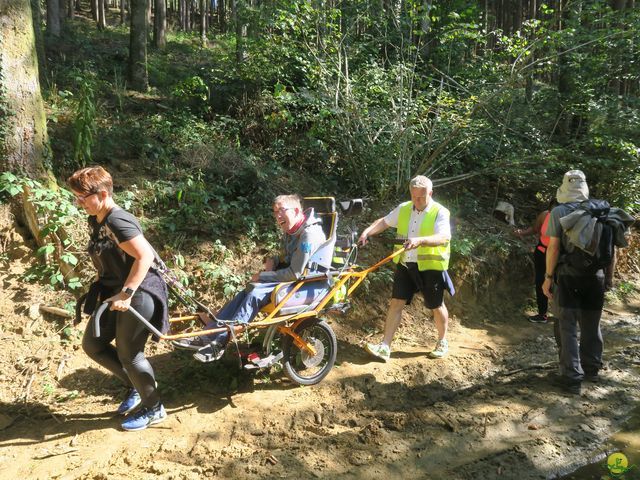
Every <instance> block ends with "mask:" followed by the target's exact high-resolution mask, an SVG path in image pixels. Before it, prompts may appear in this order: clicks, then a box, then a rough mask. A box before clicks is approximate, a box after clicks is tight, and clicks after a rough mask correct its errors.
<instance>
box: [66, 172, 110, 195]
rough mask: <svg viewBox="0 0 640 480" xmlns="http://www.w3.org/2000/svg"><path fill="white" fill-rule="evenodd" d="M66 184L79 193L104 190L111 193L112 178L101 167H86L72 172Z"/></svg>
mask: <svg viewBox="0 0 640 480" xmlns="http://www.w3.org/2000/svg"><path fill="white" fill-rule="evenodd" d="M67 184H68V185H69V186H70V187H71V189H72V190H75V191H76V192H81V193H98V192H100V191H101V190H105V191H106V192H107V193H108V194H109V195H113V179H112V178H111V175H110V174H109V172H107V171H106V170H105V169H104V168H102V167H87V168H83V169H81V170H78V171H76V172H74V173H73V175H71V176H70V177H69V178H68V179H67Z"/></svg>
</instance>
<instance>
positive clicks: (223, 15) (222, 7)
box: [218, 0, 227, 34]
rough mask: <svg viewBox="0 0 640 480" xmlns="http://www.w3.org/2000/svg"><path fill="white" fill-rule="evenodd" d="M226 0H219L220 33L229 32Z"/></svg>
mask: <svg viewBox="0 0 640 480" xmlns="http://www.w3.org/2000/svg"><path fill="white" fill-rule="evenodd" d="M225 3H226V2H225V0H218V28H219V29H220V33H223V34H224V33H227V16H226V9H225Z"/></svg>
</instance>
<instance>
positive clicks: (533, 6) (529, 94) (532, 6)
mask: <svg viewBox="0 0 640 480" xmlns="http://www.w3.org/2000/svg"><path fill="white" fill-rule="evenodd" d="M537 10H538V6H537V1H536V0H529V19H531V20H535V19H536V13H537ZM533 39H534V35H533V34H531V35H530V37H529V41H530V42H533ZM535 61H536V50H535V48H532V50H531V60H530V62H535ZM530 70H531V69H530ZM524 91H525V94H524V96H525V100H526V102H527V103H531V101H532V100H533V72H532V71H531V72H529V73H527V79H526V85H525V88H524Z"/></svg>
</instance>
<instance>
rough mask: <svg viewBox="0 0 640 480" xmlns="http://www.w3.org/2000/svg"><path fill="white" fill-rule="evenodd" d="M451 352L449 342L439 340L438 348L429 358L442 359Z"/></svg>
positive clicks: (430, 353)
mask: <svg viewBox="0 0 640 480" xmlns="http://www.w3.org/2000/svg"><path fill="white" fill-rule="evenodd" d="M448 351H449V342H447V340H446V339H444V338H443V339H442V340H438V343H436V348H434V349H433V350H432V351H431V352H429V358H442V357H444V356H445V355H446V354H447V352H448Z"/></svg>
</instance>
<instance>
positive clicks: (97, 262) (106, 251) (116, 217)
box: [89, 207, 142, 288]
mask: <svg viewBox="0 0 640 480" xmlns="http://www.w3.org/2000/svg"><path fill="white" fill-rule="evenodd" d="M89 227H90V230H91V232H90V235H91V237H90V239H89V256H90V257H91V261H92V262H93V265H94V266H95V267H96V270H97V271H98V277H99V281H100V283H102V284H103V285H104V286H107V287H118V288H119V287H122V285H124V282H125V280H126V279H127V277H128V276H129V272H130V271H131V267H132V265H133V262H134V260H135V259H134V258H133V257H131V256H130V255H127V253H126V252H125V251H124V250H122V249H121V248H119V247H118V243H123V242H126V241H128V240H131V239H132V238H135V237H137V236H138V235H142V228H141V227H140V223H139V222H138V220H137V219H136V217H134V216H133V215H131V214H130V213H129V212H127V211H125V210H122V209H121V208H117V207H116V208H113V209H112V210H111V211H110V212H109V213H108V214H107V216H106V217H105V218H104V220H103V221H102V222H101V223H98V220H97V219H96V217H95V216H91V217H89Z"/></svg>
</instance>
